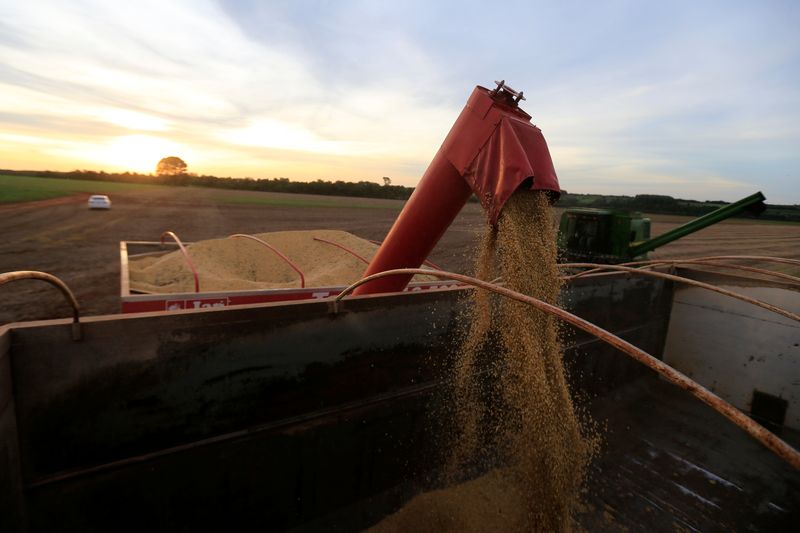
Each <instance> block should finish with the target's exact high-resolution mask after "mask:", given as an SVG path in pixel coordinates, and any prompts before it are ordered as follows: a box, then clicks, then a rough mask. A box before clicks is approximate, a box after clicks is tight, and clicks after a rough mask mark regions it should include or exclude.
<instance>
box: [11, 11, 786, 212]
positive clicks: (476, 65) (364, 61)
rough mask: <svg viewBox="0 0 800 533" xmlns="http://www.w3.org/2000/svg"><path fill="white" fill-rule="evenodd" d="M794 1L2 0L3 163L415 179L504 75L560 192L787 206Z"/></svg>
mask: <svg viewBox="0 0 800 533" xmlns="http://www.w3.org/2000/svg"><path fill="white" fill-rule="evenodd" d="M798 28H800V2H796V1H786V2H769V1H761V2H749V1H743V2H739V1H735V0H729V1H721V2H702V1H693V2H680V1H675V2H663V1H652V2H647V1H642V0H639V1H602V0H600V1H596V2H588V1H582V2H572V1H561V2H554V1H552V0H549V1H545V2H535V1H523V2H514V1H506V2H502V3H498V4H491V3H487V2H485V1H484V2H469V1H459V2H447V1H441V2H432V1H430V0H427V1H413V0H411V1H397V0H395V1H378V0H373V1H351V0H341V1H313V2H312V1H302V0H297V1H288V0H287V1H263V0H262V1H257V0H218V1H208V0H157V1H151V0H138V1H136V2H120V1H101V0H70V1H68V2H67V1H46V0H25V1H18V0H0V168H10V169H37V170H43V169H50V170H74V169H93V170H107V171H125V170H130V171H137V172H145V173H147V172H153V171H154V170H155V166H156V164H157V162H158V160H159V159H161V158H162V157H166V156H171V155H174V156H178V157H181V158H182V159H184V160H185V161H186V162H187V163H188V165H189V170H190V171H191V172H195V173H198V174H214V175H219V176H234V177H244V176H250V177H255V178H273V177H287V178H290V179H296V180H313V179H330V180H337V179H342V180H347V181H358V180H367V181H375V182H379V183H382V177H383V176H388V177H390V178H391V180H392V183H394V184H401V185H409V186H413V185H415V184H416V183H417V181H418V180H419V178H420V176H422V174H423V172H424V171H425V168H426V167H427V165H428V163H429V162H430V161H431V159H432V157H433V155H434V154H435V153H436V151H437V149H438V148H439V146H440V145H441V142H442V141H443V140H444V138H445V136H446V134H447V132H448V131H449V129H450V127H451V126H452V124H453V122H454V120H455V119H456V117H457V116H458V114H459V113H460V111H461V109H462V108H463V106H464V103H465V102H466V99H467V97H468V96H469V94H470V93H471V91H472V89H473V88H474V86H475V85H483V86H489V87H491V86H493V81H494V80H499V79H505V80H506V82H507V83H508V84H509V85H510V86H512V87H513V88H515V89H518V90H524V92H525V96H526V98H527V100H526V101H525V102H523V105H522V107H523V109H524V110H526V111H527V112H528V113H529V114H531V115H532V116H533V122H534V123H535V124H536V125H537V126H539V127H540V128H541V129H542V131H543V133H544V135H545V138H546V139H547V142H548V145H549V147H550V151H551V154H552V156H553V162H554V164H555V168H556V171H557V173H558V176H559V180H560V183H561V187H562V188H564V189H566V190H568V191H570V192H584V193H601V194H668V195H672V196H676V197H681V198H694V199H699V200H728V201H731V200H736V199H738V198H741V197H743V196H746V195H748V194H751V193H752V192H755V191H756V190H762V191H763V192H764V194H765V195H766V196H767V199H768V202H769V203H775V204H800V170H799V169H800V31H799V30H798Z"/></svg>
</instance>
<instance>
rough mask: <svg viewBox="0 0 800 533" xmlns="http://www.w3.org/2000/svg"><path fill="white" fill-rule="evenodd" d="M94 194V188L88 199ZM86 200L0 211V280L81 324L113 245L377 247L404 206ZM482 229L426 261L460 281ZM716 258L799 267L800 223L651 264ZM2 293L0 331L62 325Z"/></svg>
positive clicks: (733, 230) (109, 275) (169, 193)
mask: <svg viewBox="0 0 800 533" xmlns="http://www.w3.org/2000/svg"><path fill="white" fill-rule="evenodd" d="M37 179H38V178H37ZM101 189H102V187H101V186H100V185H98V189H97V190H96V191H93V192H102V191H101ZM89 194H91V193H90V192H85V193H78V194H75V195H74V196H71V197H69V198H59V199H56V200H49V201H48V200H45V201H43V202H30V203H18V204H4V205H2V206H0V230H2V234H3V239H2V241H0V272H8V271H11V270H43V271H45V272H50V273H52V274H54V275H56V276H59V277H61V278H62V279H63V280H64V281H65V282H66V283H68V284H69V286H70V287H71V288H72V289H73V291H74V292H75V293H76V296H77V298H78V301H79V302H80V303H81V305H82V308H83V312H84V313H85V314H89V315H96V314H106V313H116V312H118V311H119V290H120V287H119V241H122V240H144V241H156V240H158V238H159V236H160V235H161V233H162V232H163V231H165V230H173V231H175V232H177V234H178V235H179V236H180V237H181V238H182V239H184V240H186V241H197V240H203V239H214V238H220V237H226V236H228V235H230V234H232V233H250V234H253V233H264V232H272V231H285V230H317V229H333V230H342V231H347V232H350V233H352V234H354V235H356V236H358V237H361V238H364V239H373V240H381V239H383V238H384V236H385V235H386V232H387V231H388V230H389V228H390V227H391V225H392V223H393V222H394V219H395V218H396V217H397V214H398V213H399V212H400V209H401V208H402V206H403V202H401V201H395V200H378V199H367V198H336V197H327V196H313V195H296V194H279V193H259V192H244V191H224V190H216V189H203V188H191V187H185V188H183V187H180V188H178V187H144V188H139V189H131V190H126V191H119V192H116V193H113V194H111V199H112V201H113V203H114V206H113V208H112V209H111V210H110V211H108V212H105V211H89V210H88V209H87V208H86V199H87V198H88V196H89ZM652 219H653V234H657V233H660V232H662V231H664V230H666V229H668V228H671V227H675V226H676V225H678V224H679V223H680V222H682V221H685V220H688V218H685V217H672V216H669V217H668V216H661V215H654V216H652ZM483 224H484V218H483V214H482V212H481V209H480V206H478V205H477V204H468V205H467V206H466V207H465V208H464V210H463V211H462V213H461V214H460V215H459V216H458V218H457V219H456V221H455V222H454V224H453V225H452V226H451V227H450V229H449V230H448V231H447V233H445V235H444V237H443V238H442V240H441V241H440V243H439V244H438V245H437V247H436V249H435V250H434V252H433V254H432V255H431V260H432V261H434V262H435V263H437V264H438V265H440V266H441V267H442V268H445V269H449V270H454V271H458V272H468V271H469V270H470V269H471V262H470V259H469V258H470V257H472V251H473V250H474V247H475V245H476V235H477V234H478V232H480V230H481V229H482V227H483ZM721 252H722V253H726V254H732V253H741V254H745V253H748V254H768V255H780V256H784V257H793V258H797V259H800V224H777V223H759V222H748V221H740V220H734V221H727V222H724V223H722V224H718V225H716V226H712V227H710V228H707V229H704V230H702V231H700V232H699V233H696V234H694V235H691V236H689V237H687V238H684V239H681V240H680V241H678V242H676V243H673V244H670V245H668V246H666V247H664V248H662V249H660V250H658V251H657V252H656V253H654V254H653V257H655V258H660V257H674V256H677V255H680V256H683V255H692V256H696V255H708V254H712V253H713V254H716V253H721ZM0 290H2V293H3V305H2V306H0V323H6V322H13V321H21V320H36V319H45V318H55V317H64V316H69V309H68V308H67V306H66V304H64V303H63V301H62V299H61V295H60V294H58V292H57V291H56V290H55V289H53V288H51V287H48V286H46V285H45V284H43V283H41V282H35V281H20V282H16V283H13V284H9V285H6V286H4V287H2V288H1V289H0Z"/></svg>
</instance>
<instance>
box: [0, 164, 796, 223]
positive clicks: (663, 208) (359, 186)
mask: <svg viewBox="0 0 800 533" xmlns="http://www.w3.org/2000/svg"><path fill="white" fill-rule="evenodd" d="M0 173H2V174H7V175H16V176H30V177H42V178H61V179H80V180H96V181H116V182H126V183H141V184H158V185H172V186H179V187H188V186H193V187H213V188H217V189H237V190H245V191H265V192H284V193H297V194H320V195H327V196H355V197H361V198H385V199H391V200H407V199H408V198H409V197H410V196H411V193H412V192H414V188H413V187H405V186H403V185H391V180H389V179H383V184H382V185H381V184H379V183H375V182H371V181H363V180H362V181H342V180H337V181H327V180H321V179H318V180H314V181H292V180H290V179H288V178H260V179H255V178H229V177H228V178H226V177H218V176H206V175H196V174H187V173H177V174H156V175H153V174H138V173H134V172H118V173H115V172H104V171H94V170H73V171H71V172H58V171H52V170H0ZM470 201H471V202H476V201H477V199H476V197H475V195H473V196H472V197H471V198H470ZM728 203H729V202H724V201H721V200H719V201H703V202H701V201H697V200H684V199H680V198H674V197H672V196H666V195H659V194H637V195H635V196H618V195H601V194H576V193H568V192H566V191H563V192H562V194H561V198H560V199H559V201H558V203H557V204H556V205H557V206H558V207H592V208H602V209H619V210H622V211H643V212H646V213H658V214H665V215H687V216H693V217H697V216H702V215H705V214H706V213H710V212H711V211H713V210H715V209H717V208H718V207H720V206H723V205H726V204H728ZM738 216H740V217H750V216H752V215H749V214H748V213H742V214H740V215H738ZM758 218H760V219H764V220H783V221H790V222H800V205H776V204H767V210H766V211H764V212H763V213H762V214H761V215H760V216H759V217H758Z"/></svg>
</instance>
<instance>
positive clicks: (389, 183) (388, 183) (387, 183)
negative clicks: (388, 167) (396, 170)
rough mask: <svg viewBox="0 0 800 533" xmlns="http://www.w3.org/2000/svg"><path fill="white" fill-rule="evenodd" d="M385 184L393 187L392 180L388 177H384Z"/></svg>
mask: <svg viewBox="0 0 800 533" xmlns="http://www.w3.org/2000/svg"><path fill="white" fill-rule="evenodd" d="M383 184H384V185H386V186H387V187H388V186H389V185H391V184H392V178H390V177H388V176H384V177H383Z"/></svg>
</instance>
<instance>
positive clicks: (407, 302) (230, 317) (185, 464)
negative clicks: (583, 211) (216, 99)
mask: <svg viewBox="0 0 800 533" xmlns="http://www.w3.org/2000/svg"><path fill="white" fill-rule="evenodd" d="M671 291H672V288H671V285H670V284H669V283H665V282H663V281H660V280H649V279H625V278H620V277H617V278H596V279H587V280H581V281H578V282H577V283H575V284H574V285H573V286H571V287H569V289H568V290H567V291H565V297H566V300H567V302H566V303H567V306H568V307H570V308H572V309H573V310H574V311H575V312H576V313H578V314H580V315H581V316H585V317H586V318H588V319H589V320H592V321H595V322H597V323H599V324H600V325H602V326H603V327H606V328H608V329H610V330H612V331H615V332H617V333H618V334H620V335H621V336H622V337H624V338H626V339H628V340H629V341H631V342H633V343H635V344H637V345H639V346H641V347H642V348H644V349H646V350H648V351H650V352H651V353H654V354H660V353H661V350H662V348H663V344H664V338H665V335H666V328H667V322H668V317H669V312H670V305H671V299H672V297H671ZM465 293H466V291H465V290H444V291H440V292H430V293H418V294H413V295H408V294H401V295H388V296H367V297H360V298H355V299H351V300H348V301H346V302H345V304H344V306H343V307H342V308H341V309H340V310H339V312H337V313H333V312H332V310H331V307H330V305H329V304H328V303H326V302H301V303H292V304H280V305H263V306H253V307H240V308H229V309H221V310H208V311H188V312H179V313H159V314H150V315H138V316H124V317H123V316H111V317H93V318H88V319H86V320H85V324H84V339H83V340H82V341H80V342H73V341H71V340H70V338H69V326H68V325H67V324H68V321H48V322H41V323H27V324H16V325H10V326H8V327H6V328H2V329H0V530H2V531H26V530H29V531H68V530H84V531H107V530H116V531H120V530H136V531H140V530H142V529H146V530H151V531H152V530H171V531H172V530H184V529H208V528H210V527H225V528H226V529H230V528H231V527H234V528H236V527H244V526H247V525H259V526H260V527H267V528H268V529H270V530H281V529H287V528H293V527H303V526H305V527H308V526H309V525H313V527H322V526H323V525H324V527H326V528H328V529H334V530H355V529H359V528H362V527H363V526H365V525H368V524H370V523H372V522H374V521H375V520H377V519H378V518H379V517H380V516H381V515H382V514H383V513H385V512H386V511H387V510H390V509H392V508H394V507H396V506H397V505H399V504H400V503H401V502H402V501H403V499H404V498H406V497H407V496H408V495H409V494H410V493H411V491H413V490H417V489H419V488H420V487H422V486H425V485H426V484H428V483H432V482H434V481H435V475H436V466H437V465H438V464H439V460H440V456H439V451H438V449H437V448H438V446H437V445H438V443H439V442H440V441H439V439H438V435H437V432H438V430H439V429H440V428H439V426H438V422H437V421H436V416H435V415H436V413H437V407H436V406H437V405H438V403H439V400H440V396H441V394H442V393H443V391H444V390H446V384H443V383H444V382H446V378H447V374H448V368H449V366H450V364H451V360H452V348H453V346H454V345H455V344H454V343H455V339H457V324H456V316H457V315H458V313H459V311H460V309H461V306H462V299H463V296H464V295H465ZM569 338H570V342H571V343H572V344H574V347H573V348H571V349H569V350H568V351H567V356H566V357H567V359H568V361H569V363H570V367H571V369H572V370H571V372H570V374H571V375H572V377H573V378H574V379H575V382H576V385H577V386H580V387H582V388H583V389H585V390H590V391H594V392H597V393H602V392H604V391H607V390H610V389H613V388H614V387H617V386H619V385H620V384H622V383H625V382H628V381H631V380H634V379H636V378H637V377H639V376H641V375H642V374H643V373H644V372H646V371H644V370H642V369H640V368H638V367H637V366H636V365H635V363H632V362H630V361H629V360H628V359H627V358H625V357H624V356H622V355H620V354H616V353H614V352H613V351H612V350H610V349H607V348H606V347H604V346H603V345H600V344H598V343H597V342H594V341H592V340H591V339H588V338H586V337H585V336H583V335H581V334H577V333H575V334H572V335H571V336H569Z"/></svg>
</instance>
